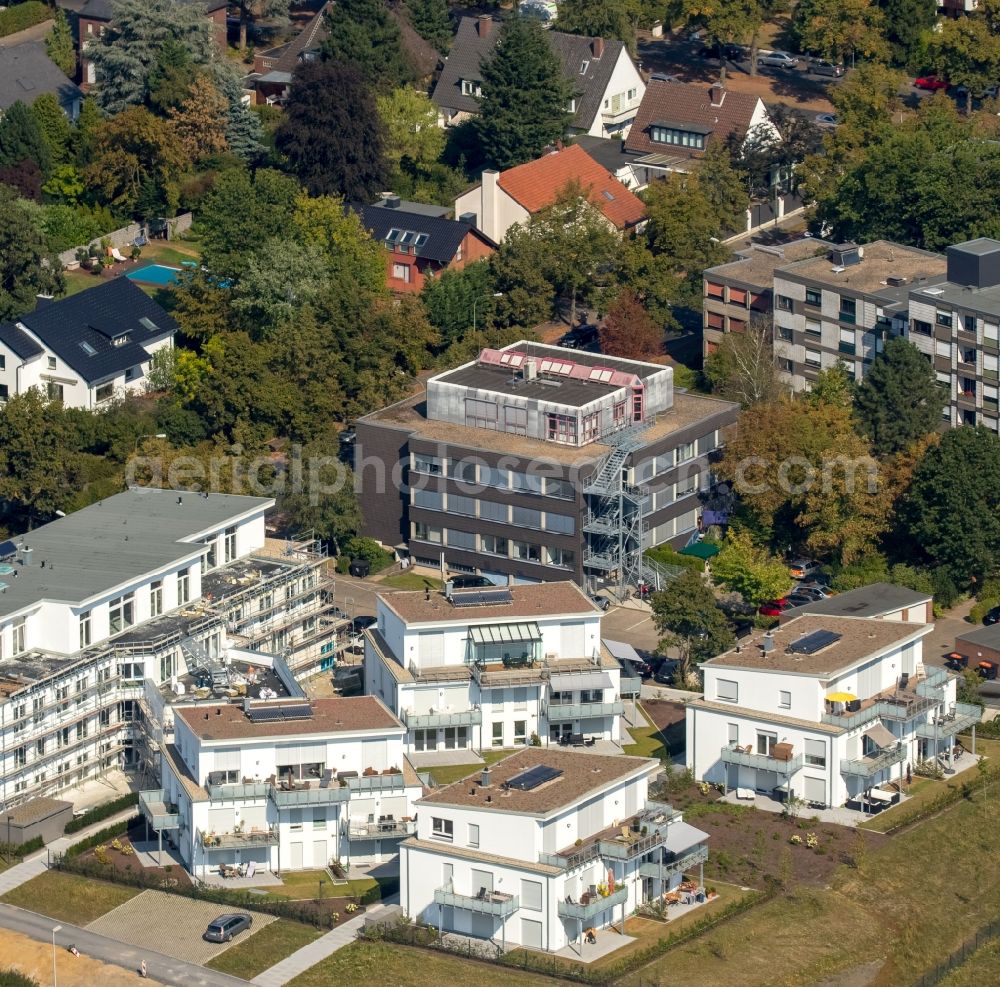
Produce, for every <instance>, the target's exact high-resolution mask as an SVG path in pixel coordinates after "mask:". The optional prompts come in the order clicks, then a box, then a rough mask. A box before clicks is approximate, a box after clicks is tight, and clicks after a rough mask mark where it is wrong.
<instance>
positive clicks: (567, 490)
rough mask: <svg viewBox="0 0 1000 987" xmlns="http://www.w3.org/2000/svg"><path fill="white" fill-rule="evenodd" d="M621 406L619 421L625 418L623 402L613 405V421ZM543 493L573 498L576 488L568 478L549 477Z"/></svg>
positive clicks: (561, 497)
mask: <svg viewBox="0 0 1000 987" xmlns="http://www.w3.org/2000/svg"><path fill="white" fill-rule="evenodd" d="M619 408H621V421H624V420H625V402H624V401H623V402H622V403H621V404H620V405H618V404H616V405H615V416H616V417H615V421H618V420H619V419H618V417H617V415H618V409H619ZM545 494H546V496H548V497H558V498H559V499H560V500H573V498H574V497H575V496H576V490H575V489H574V487H573V484H572V483H570V481H569V480H557V479H553V478H551V477H550V478H549V479H547V480H546V481H545Z"/></svg>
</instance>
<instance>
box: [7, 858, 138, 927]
mask: <svg viewBox="0 0 1000 987" xmlns="http://www.w3.org/2000/svg"><path fill="white" fill-rule="evenodd" d="M138 893H139V891H138V889H136V888H125V887H122V886H120V885H117V884H107V883H105V882H104V881H91V880H90V879H88V878H86V877H78V876H77V875H76V874H64V873H62V872H61V871H56V870H50V871H46V872H45V873H44V874H39V875H38V877H33V878H32V879H31V880H30V881H26V882H25V883H24V884H22V885H21V886H20V887H17V888H14V890H13V891H8V892H7V894H5V895H4V896H3V898H0V901H2V902H3V903H4V904H6V905H16V906H17V907H18V908H27V909H29V910H30V911H33V912H39V913H40V914H42V915H48V916H49V917H50V918H54V919H57V920H59V921H61V922H72V923H73V924H74V925H87V924H89V923H90V922H93V921H94V919H96V918H100V917H101V916H102V915H104V914H105V913H106V912H110V911H111V909H112V908H117V907H118V906H119V905H122V904H124V903H125V902H126V901H128V900H129V899H130V898H134V897H135V896H136V895H137V894H138Z"/></svg>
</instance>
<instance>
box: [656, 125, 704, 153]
mask: <svg viewBox="0 0 1000 987" xmlns="http://www.w3.org/2000/svg"><path fill="white" fill-rule="evenodd" d="M649 136H650V139H651V140H653V141H655V142H656V143H657V144H673V145H675V146H676V147H690V148H694V149H695V150H699V151H703V150H704V149H705V135H704V134H694V133H692V132H691V131H690V130H679V129H677V128H675V127H657V126H656V125H655V124H654V125H653V126H652V127H650V128H649Z"/></svg>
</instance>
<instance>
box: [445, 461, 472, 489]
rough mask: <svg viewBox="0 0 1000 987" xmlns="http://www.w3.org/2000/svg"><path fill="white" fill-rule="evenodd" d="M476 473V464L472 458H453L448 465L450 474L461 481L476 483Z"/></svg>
mask: <svg viewBox="0 0 1000 987" xmlns="http://www.w3.org/2000/svg"><path fill="white" fill-rule="evenodd" d="M476 473H477V471H476V464H475V462H473V461H472V460H465V459H453V460H452V461H451V465H450V466H449V467H448V475H449V476H451V477H452V478H453V479H455V480H458V481H460V482H461V483H475V482H476Z"/></svg>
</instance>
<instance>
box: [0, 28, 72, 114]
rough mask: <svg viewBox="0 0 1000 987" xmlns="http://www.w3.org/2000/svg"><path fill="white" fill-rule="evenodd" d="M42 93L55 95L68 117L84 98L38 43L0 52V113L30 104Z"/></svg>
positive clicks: (29, 42)
mask: <svg viewBox="0 0 1000 987" xmlns="http://www.w3.org/2000/svg"><path fill="white" fill-rule="evenodd" d="M42 93H54V94H55V96H56V97H57V98H58V100H59V105H60V106H61V107H62V108H63V110H64V111H66V112H67V113H69V112H70V110H71V109H72V106H73V103H74V102H76V101H77V100H80V99H82V98H83V93H82V92H80V89H79V87H78V86H77V85H76V83H74V82H71V81H70V80H69V79H68V78H67V77H66V75H65V74H64V73H63V71H62V69H60V68H59V66H58V65H56V63H55V62H53V61H52V59H51V58H49V56H48V55H47V54H46V52H45V45H44V43H42V42H41V41H26V42H25V43H24V44H20V45H14V46H13V47H12V48H0V111H3V110H6V109H7V108H8V107H10V106H13V105H14V104H15V103H16V102H17V101H18V100H21V101H22V102H24V103H33V102H34V101H35V100H36V99H38V97H39V96H41V95H42Z"/></svg>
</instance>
